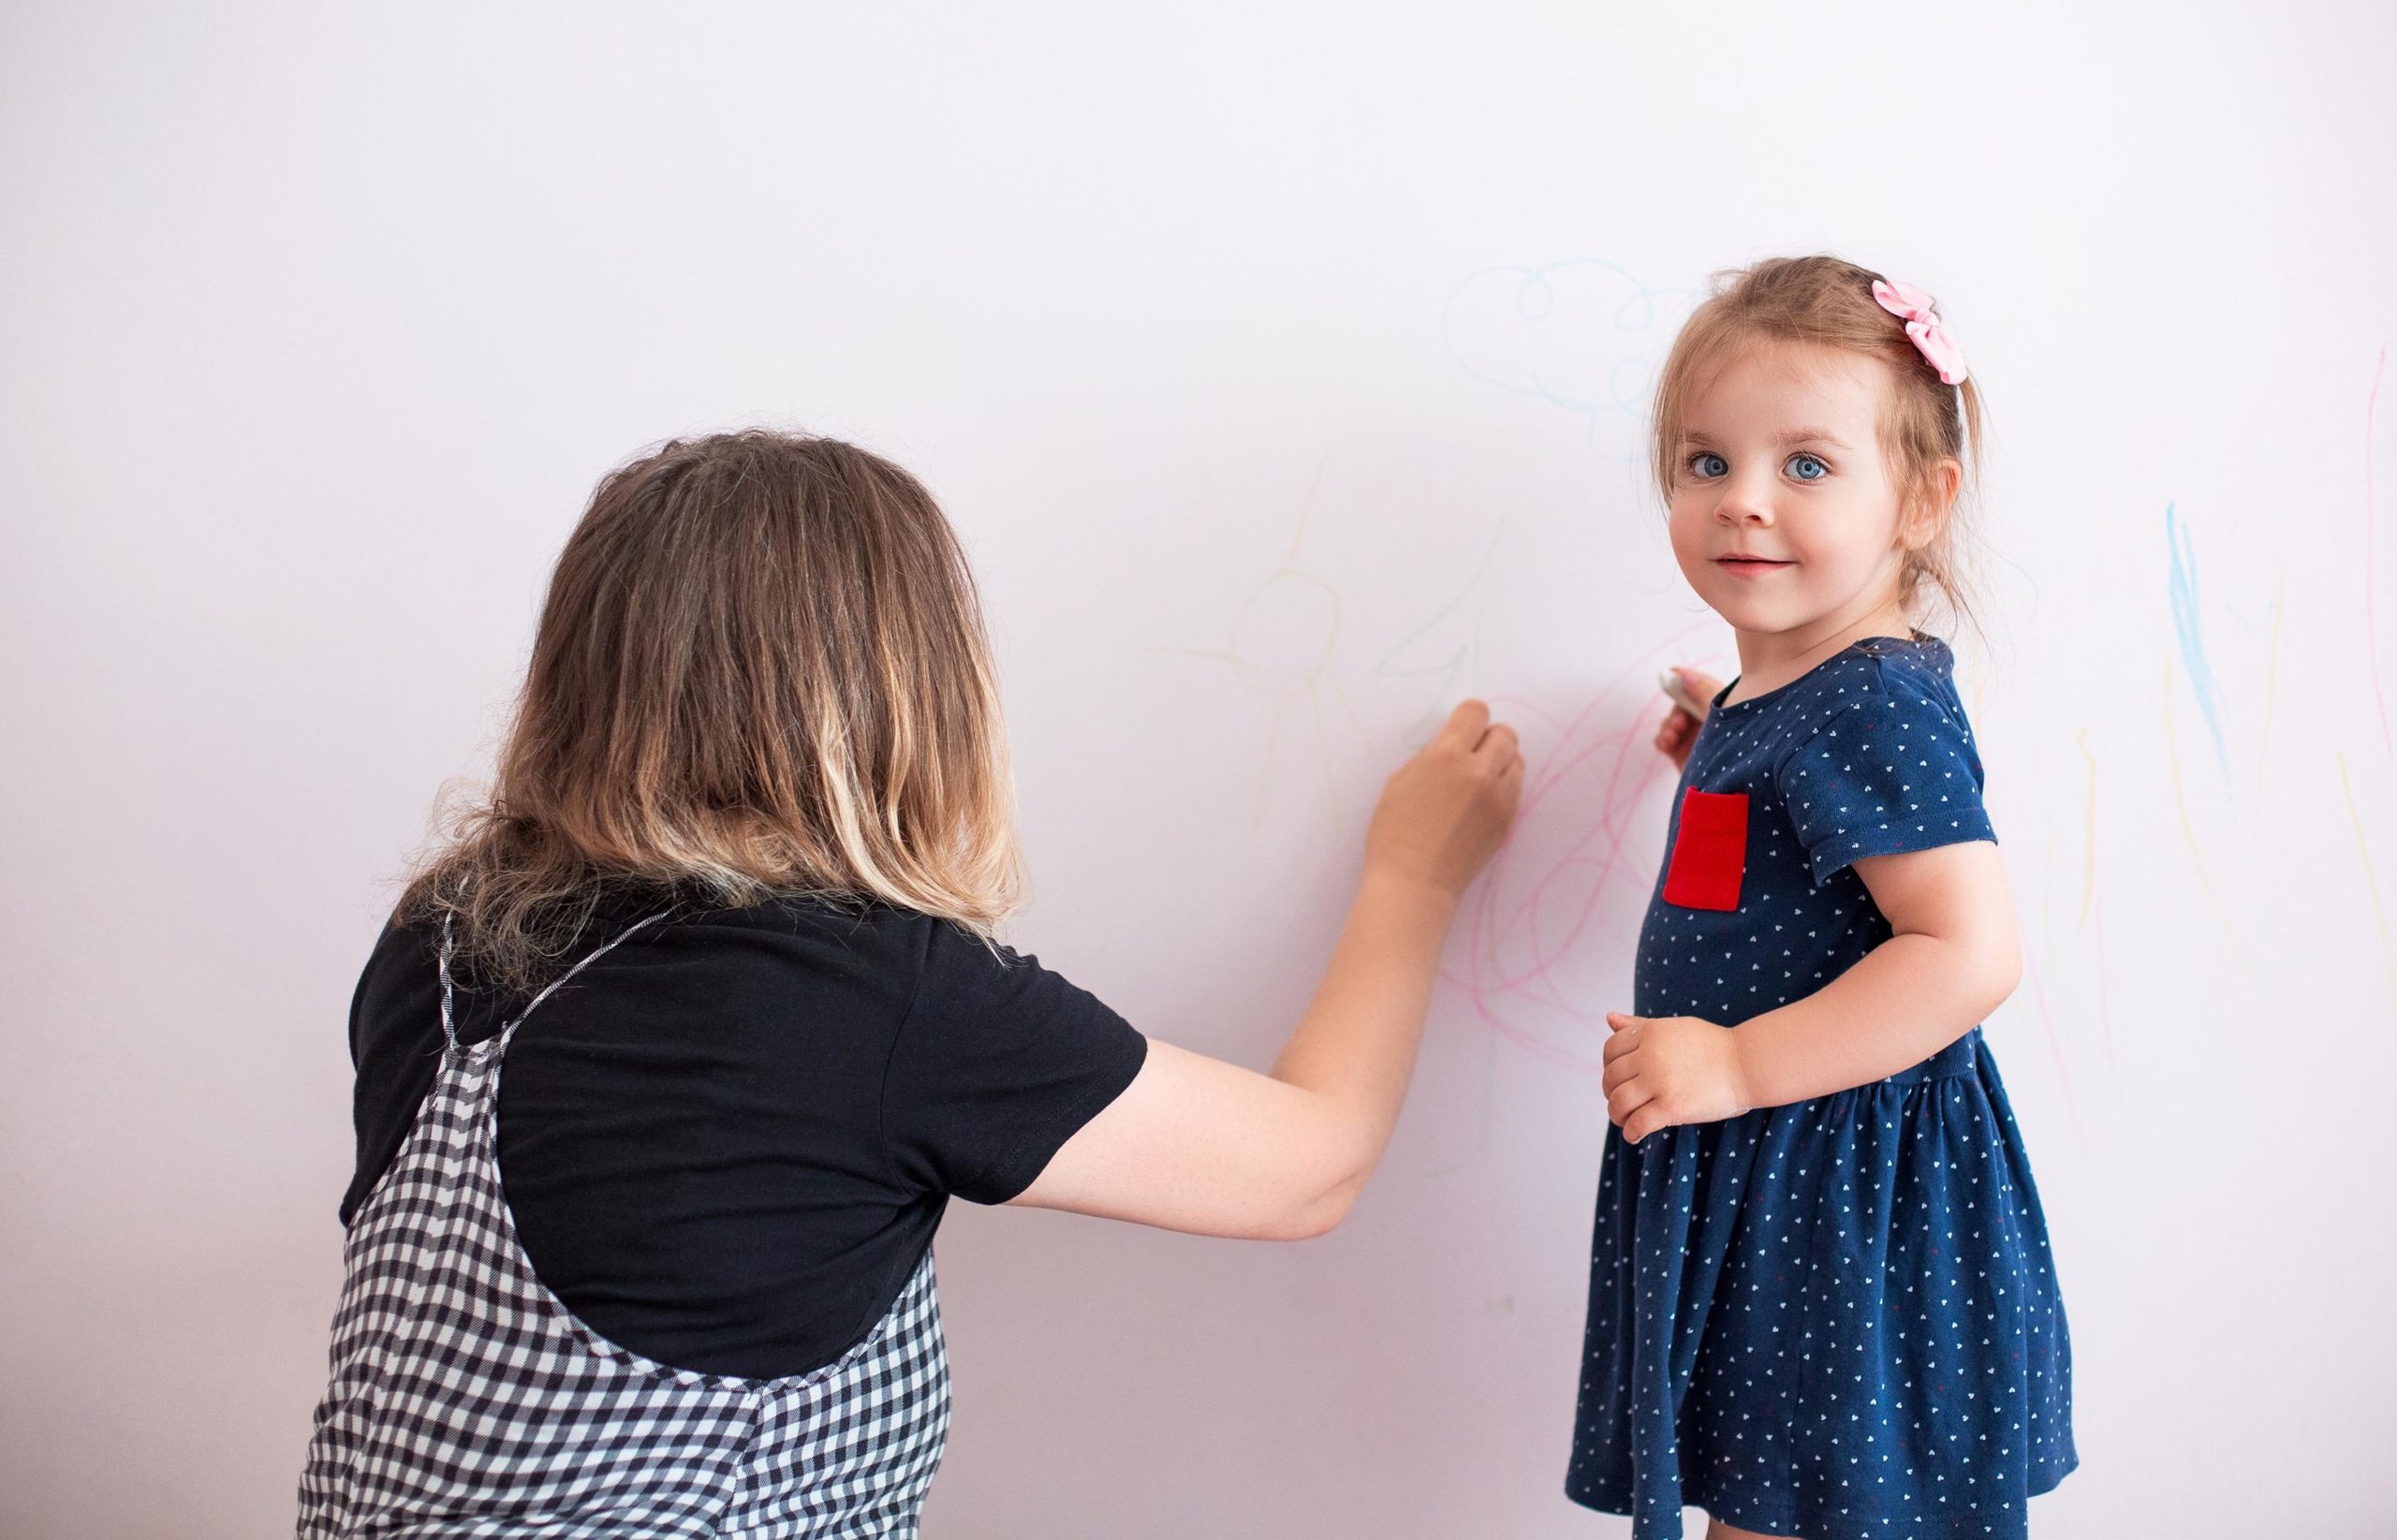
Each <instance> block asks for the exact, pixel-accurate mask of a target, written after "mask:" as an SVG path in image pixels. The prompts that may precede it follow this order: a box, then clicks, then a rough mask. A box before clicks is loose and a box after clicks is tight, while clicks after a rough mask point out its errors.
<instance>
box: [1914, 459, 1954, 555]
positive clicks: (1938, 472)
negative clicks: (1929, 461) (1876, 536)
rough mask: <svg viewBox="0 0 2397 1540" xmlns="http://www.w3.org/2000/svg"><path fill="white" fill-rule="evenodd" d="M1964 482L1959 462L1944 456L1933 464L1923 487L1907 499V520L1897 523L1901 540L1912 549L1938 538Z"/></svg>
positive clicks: (1922, 546) (1916, 549) (1915, 549)
mask: <svg viewBox="0 0 2397 1540" xmlns="http://www.w3.org/2000/svg"><path fill="white" fill-rule="evenodd" d="M1963 484H1964V467H1963V464H1962V463H1960V462H1957V461H1954V460H1943V461H1941V462H1939V463H1938V464H1936V465H1934V466H1933V467H1932V468H1931V476H1930V477H1929V479H1928V484H1927V485H1926V486H1925V487H1924V489H1923V490H1922V491H1921V492H1920V493H1919V494H1918V495H1916V496H1914V497H1911V498H1909V499H1907V502H1906V513H1905V518H1904V521H1903V522H1902V523H1901V524H1900V525H1899V526H1898V544H1900V545H1901V546H1903V547H1904V548H1905V549H1906V550H1908V551H1909V552H1912V551H1918V550H1922V549H1923V548H1924V547H1925V546H1928V545H1929V544H1931V542H1932V541H1934V540H1935V539H1937V538H1938V537H1939V531H1940V529H1941V528H1942V527H1943V526H1945V525H1946V524H1947V522H1948V511H1949V510H1950V509H1952V508H1953V507H1955V506H1956V493H1957V492H1958V491H1960V490H1962V488H1963Z"/></svg>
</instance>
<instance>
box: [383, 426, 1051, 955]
mask: <svg viewBox="0 0 2397 1540" xmlns="http://www.w3.org/2000/svg"><path fill="white" fill-rule="evenodd" d="M625 887H655V888H657V889H660V890H661V891H672V892H675V893H678V894H683V895H689V896H697V897H699V899H701V900H702V901H704V902H713V903H722V904H727V905H734V904H748V903H755V902H762V901H764V900H765V899H768V898H770V897H772V896H775V895H786V894H799V893H807V894H816V895H821V896H826V897H831V898H834V899H839V900H853V901H860V902H862V901H870V900H876V899H878V900H882V901H885V902H890V903H892V904H897V905H900V906H902V907H905V908H909V909H915V910H919V911H921V912H923V913H926V914H932V915H937V916H941V917H947V918H949V919H952V920H955V921H957V922H958V923H960V924H962V925H963V926H966V927H967V928H969V929H971V930H973V931H977V932H978V933H979V934H981V935H983V936H985V937H986V938H987V937H988V936H989V934H990V932H991V928H992V927H993V924H995V923H996V921H997V920H998V919H999V918H1000V917H1002V916H1004V915H1005V914H1006V913H1007V911H1008V910H1009V909H1010V908H1012V907H1014V905H1015V904H1016V902H1018V899H1019V897H1020V894H1021V890H1022V862H1021V858H1020V856H1019V853H1018V848H1017V844H1016V837H1015V828H1014V816H1013V806H1012V798H1011V792H1010V777H1009V772H1008V765H1007V744H1006V739H1005V737H1004V734H1003V732H1002V729H1001V726H1000V715H999V700H998V690H997V683H996V680H995V677H994V674H993V668H992V666H991V661H990V649H989V644H988V641H987V639H986V637H985V634H984V631H983V625H982V618H981V609H980V604H979V601H978V595H977V594H976V590H975V586H974V579H973V575H972V573H971V572H970V571H969V570H968V568H967V566H966V563H965V555H964V551H963V549H962V548H961V547H960V546H959V544H958V541H957V537H956V535H955V533H954V532H953V531H952V530H951V529H950V528H949V521H948V520H947V519H945V518H944V517H943V516H942V514H941V511H940V508H939V507H938V506H937V505H935V504H934V501H933V499H932V495H931V494H930V493H929V492H927V491H925V490H924V488H923V486H922V485H921V484H920V483H919V482H918V481H917V480H916V479H915V477H911V476H909V475H908V474H907V473H906V472H905V471H904V470H901V469H900V468H899V467H898V466H896V465H894V464H892V463H890V462H889V461H887V460H884V459H881V458H879V457H878V456H875V455H873V454H869V453H867V452H866V451H865V450H863V449H860V448H858V447H855V446H853V445H849V444H844V443H841V442H839V441H837V440H834V439H828V438H816V437H811V436H807V435H804V434H798V433H780V432H775V431H772V430H767V429H749V430H746V431H743V432H740V433H717V434H713V435H711V436H709V437H705V438H697V439H690V440H676V441H674V442H671V443H669V444H667V445H665V446H664V447H660V448H657V449H654V450H653V451H651V452H649V453H647V454H644V455H642V456H641V457H640V458H639V459H637V460H634V461H632V462H629V463H628V464H625V465H624V466H623V467H621V468H620V469H618V470H616V471H614V472H613V473H611V474H610V475H609V476H608V477H606V478H605V479H603V480H602V481H601V482H600V483H599V487H598V490H597V491H596V492H594V493H593V495H592V498H591V504H590V506H589V508H588V509H586V510H585V512H584V513H583V516H582V520H581V522H580V523H579V524H578V525H576V527H575V530H574V533H573V534H572V535H570V536H569V537H568V538H567V540H566V550H564V552H563V553H561V554H560V556H559V557H558V565H557V570H556V572H555V573H554V574H553V575H552V576H551V579H550V590H549V597H548V599H547V601H546V602H545V603H544V605H543V606H542V610H541V621H540V627H539V630H538V632H537V634H536V636H535V638H534V642H533V657H532V664H531V667H530V668H529V669H528V670H527V672H526V675H525V680H524V689H523V693H522V697H520V698H519V700H518V702H517V707H516V713H515V719H514V722H513V725H512V726H511V727H510V729H509V731H508V734H507V740H506V743H505V745H504V747H503V748H502V750H501V753H500V755H499V763H498V774H497V778H496V780H495V781H494V782H493V785H492V786H491V788H490V792H489V794H488V796H487V797H485V798H482V799H479V800H477V801H474V802H473V803H471V804H470V805H468V806H466V807H464V808H463V810H462V811H461V812H460V813H458V814H456V815H455V817H454V820H453V824H452V827H451V829H450V830H449V836H448V838H447V839H446V840H445V841H444V842H443V843H441V844H440V845H439V846H438V847H437V848H436V849H434V851H433V852H432V853H431V854H430V855H429V856H428V857H427V858H425V860H424V861H423V863H422V864H421V865H420V866H419V869H418V870H417V873H416V874H415V876H414V877H413V879H412V880H411V881H410V883H409V886H408V888H407V892H406V894H405V895H404V897H403V899H402V900H401V902H400V912H401V915H402V917H403V918H404V919H425V918H433V917H448V918H449V921H450V924H451V929H452V931H453V934H454V936H455V939H456V945H457V947H458V950H459V952H460V954H461V955H462V956H463V958H465V959H467V960H468V961H471V962H473V963H474V964H476V965H477V967H478V972H479V973H480V974H481V975H483V976H486V977H489V978H491V979H493V980H494V981H496V982H500V983H504V984H507V985H510V986H514V987H518V988H524V987H529V986H531V985H533V984H534V983H536V982H537V981H538V979H539V978H540V976H541V975H543V974H544V973H545V972H547V971H548V970H549V968H550V966H551V963H552V962H553V961H554V960H555V959H556V957H557V956H558V954H559V953H560V951H561V950H562V949H563V948H564V947H565V946H566V945H568V944H569V943H570V942H571V940H572V939H573V937H574V936H575V935H576V934H577V933H578V932H579V931H580V930H581V925H582V923H583V922H584V921H585V920H586V919H587V918H588V916H589V914H590V911H591V908H592V906H593V905H594V904H595V903H596V902H598V900H599V899H600V898H601V897H602V896H604V895H605V894H607V893H609V892H610V891H614V890H621V889H624V888H625Z"/></svg>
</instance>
